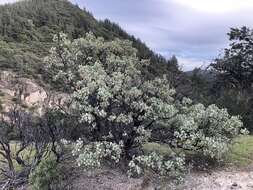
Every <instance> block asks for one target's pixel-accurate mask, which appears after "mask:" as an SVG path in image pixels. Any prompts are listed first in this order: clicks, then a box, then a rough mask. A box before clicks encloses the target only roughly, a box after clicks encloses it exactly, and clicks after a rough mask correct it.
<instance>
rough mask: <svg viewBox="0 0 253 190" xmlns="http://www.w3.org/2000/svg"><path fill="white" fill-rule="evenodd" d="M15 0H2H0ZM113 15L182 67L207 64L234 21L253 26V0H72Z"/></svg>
mask: <svg viewBox="0 0 253 190" xmlns="http://www.w3.org/2000/svg"><path fill="white" fill-rule="evenodd" d="M10 1H15V0H0V2H1V3H4V2H10ZM71 1H72V2H73V3H75V4H78V5H79V6H80V7H81V8H83V7H85V8H86V9H87V10H89V11H90V12H92V13H93V15H94V16H95V17H96V18H98V19H105V18H109V19H110V20H112V21H114V22H116V23H118V24H120V26H122V27H123V28H124V29H125V30H126V31H127V32H129V33H130V34H133V35H135V36H136V37H138V38H140V39H141V40H142V41H144V42H145V43H146V44H147V45H148V46H149V47H150V48H151V49H153V50H154V51H156V52H158V53H160V54H162V55H164V56H166V57H170V56H171V55H173V54H174V55H176V56H177V57H178V59H179V61H180V64H181V66H182V68H183V70H191V69H192V68H194V67H199V66H204V65H207V64H208V63H209V62H210V61H211V60H212V59H214V58H215V57H217V56H218V55H219V54H220V53H221V52H222V49H223V48H225V47H227V45H228V40H227V37H226V33H227V32H228V31H229V28H230V27H237V26H243V25H247V26H251V27H253V0H71Z"/></svg>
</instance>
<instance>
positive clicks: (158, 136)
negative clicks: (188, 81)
mask: <svg viewBox="0 0 253 190" xmlns="http://www.w3.org/2000/svg"><path fill="white" fill-rule="evenodd" d="M55 41H56V42H57V44H58V45H57V46H56V47H53V48H52V49H51V54H50V55H49V56H48V57H47V58H46V59H45V62H46V65H47V68H48V71H50V73H49V74H50V76H51V77H52V78H53V79H54V80H55V82H56V83H59V84H64V87H65V89H64V90H67V91H68V92H69V93H70V94H72V101H71V104H70V105H71V109H69V110H68V111H69V112H71V114H72V115H74V117H76V118H78V120H79V122H80V124H81V125H80V127H82V128H83V131H85V132H84V133H82V134H81V133H80V138H81V139H80V140H79V141H78V142H77V143H76V145H75V148H74V153H75V155H77V157H78V159H77V160H78V163H79V164H80V165H83V166H86V167H96V166H100V165H101V163H102V161H105V160H108V159H109V160H111V161H114V162H119V161H120V159H124V160H129V161H130V160H132V161H130V164H129V166H130V170H129V171H130V172H131V171H132V173H137V174H140V173H141V171H143V170H142V169H139V167H143V168H147V169H148V168H149V169H151V170H154V171H155V172H158V173H160V174H162V175H166V176H170V175H171V176H173V173H174V174H175V172H174V170H178V171H179V172H180V171H183V167H182V166H183V165H184V164H182V163H184V161H183V160H184V159H183V158H181V156H182V153H184V151H185V150H187V151H188V150H190V151H193V152H198V153H200V154H203V155H206V156H210V157H211V158H220V157H221V156H222V154H223V153H224V151H226V150H227V146H228V144H229V142H230V140H231V139H232V138H233V137H235V136H237V135H238V134H239V131H240V129H241V128H242V123H241V121H240V120H239V118H238V117H231V116H230V115H229V114H228V113H227V111H226V110H225V109H219V108H218V107H216V106H215V105H211V106H209V107H207V108H205V107H204V106H203V105H202V104H197V105H194V104H192V103H191V101H190V100H189V99H186V98H185V99H183V101H181V102H180V101H177V100H175V99H174V94H175V90H174V89H173V88H171V86H170V85H169V82H168V80H167V79H166V78H165V77H164V78H156V79H154V80H145V78H144V77H143V76H144V75H143V73H142V68H143V67H146V66H147V65H148V64H149V61H148V60H139V58H138V57H137V56H136V53H137V52H136V49H134V48H133V47H132V44H131V43H130V42H129V41H121V40H118V39H116V40H114V41H112V42H106V41H104V39H103V38H96V37H95V36H94V35H92V34H90V33H89V34H87V35H86V37H85V38H81V39H77V40H74V41H73V42H71V41H69V40H68V39H67V37H66V35H64V34H60V35H58V36H56V37H55ZM152 141H156V142H163V143H167V144H168V145H170V147H171V148H172V149H173V150H175V153H173V154H172V155H171V156H167V157H161V156H159V155H157V154H155V153H151V154H150V155H143V154H142V151H141V149H142V145H143V143H145V142H152ZM176 152H180V153H181V154H180V157H179V156H178V155H177V153H176Z"/></svg>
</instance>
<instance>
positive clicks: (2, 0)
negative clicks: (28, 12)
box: [0, 0, 18, 4]
mask: <svg viewBox="0 0 253 190" xmlns="http://www.w3.org/2000/svg"><path fill="white" fill-rule="evenodd" d="M17 1H18V0H0V4H6V3H14V2H17Z"/></svg>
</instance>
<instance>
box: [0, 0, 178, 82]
mask: <svg viewBox="0 0 253 190" xmlns="http://www.w3.org/2000/svg"><path fill="white" fill-rule="evenodd" d="M59 32H64V33H66V34H68V36H69V37H70V38H72V39H76V38H78V37H82V36H84V35H85V34H86V33H87V32H92V33H94V34H95V35H96V36H101V37H103V38H104V39H105V40H112V39H114V38H120V39H127V40H130V41H132V43H133V46H134V47H135V48H137V49H138V56H139V57H140V58H144V59H150V60H151V65H150V66H149V68H148V69H147V72H146V76H147V77H148V78H150V77H151V78H152V77H154V76H161V75H163V74H167V75H168V76H170V77H171V80H173V79H174V78H175V77H176V76H177V75H178V74H179V73H181V72H180V71H179V69H178V65H177V62H175V60H171V61H170V60H166V59H165V58H164V57H162V56H160V55H157V54H156V53H154V52H153V51H151V50H150V49H149V48H148V47H147V46H146V45H145V44H144V43H143V42H142V41H141V40H139V39H136V38H135V37H134V36H132V35H130V34H128V33H126V32H125V31H124V30H123V29H121V28H120V26H118V25H117V24H115V23H113V22H111V21H109V20H105V21H97V20H96V19H95V18H94V17H93V16H92V14H91V13H89V12H88V11H87V10H82V9H80V8H79V7H78V6H75V5H73V4H71V3H70V2H69V1H67V0H24V1H21V2H17V3H14V4H8V5H2V6H0V68H1V69H3V70H6V69H11V70H13V71H15V72H18V73H20V74H22V75H25V76H29V77H32V78H35V79H40V78H41V77H42V76H41V75H42V74H43V64H42V59H43V57H45V55H47V54H48V50H49V48H50V47H51V46H52V38H53V36H54V35H55V34H58V33H59ZM38 81H39V82H41V80H38Z"/></svg>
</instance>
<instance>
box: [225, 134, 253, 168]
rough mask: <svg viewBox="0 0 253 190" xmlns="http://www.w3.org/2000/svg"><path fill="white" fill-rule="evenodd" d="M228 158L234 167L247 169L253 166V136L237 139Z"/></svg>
mask: <svg viewBox="0 0 253 190" xmlns="http://www.w3.org/2000/svg"><path fill="white" fill-rule="evenodd" d="M226 157H227V160H226V161H227V162H228V164H231V165H232V166H238V167H245V166H249V165H251V164H253V136H242V137H238V138H236V139H235V140H234V142H233V145H232V147H231V149H230V151H229V152H228V155H227V156H226Z"/></svg>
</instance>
